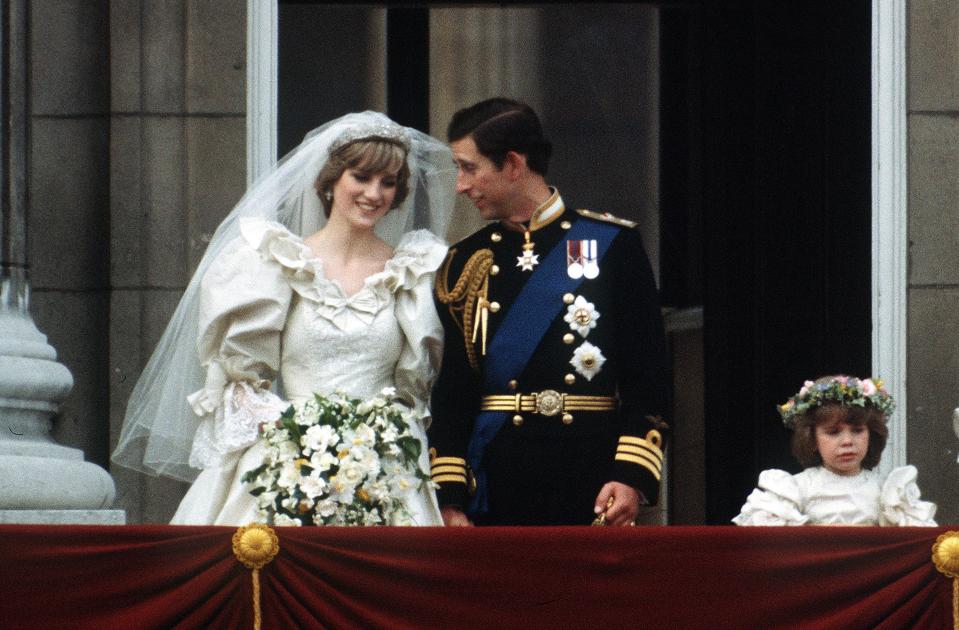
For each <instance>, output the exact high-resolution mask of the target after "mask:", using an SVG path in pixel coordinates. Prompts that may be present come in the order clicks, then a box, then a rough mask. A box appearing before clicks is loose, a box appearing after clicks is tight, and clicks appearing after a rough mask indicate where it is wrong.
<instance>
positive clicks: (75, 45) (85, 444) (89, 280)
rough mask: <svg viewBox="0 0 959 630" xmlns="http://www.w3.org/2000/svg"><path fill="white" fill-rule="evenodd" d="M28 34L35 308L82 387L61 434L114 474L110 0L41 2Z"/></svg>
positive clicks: (58, 425) (32, 12)
mask: <svg viewBox="0 0 959 630" xmlns="http://www.w3.org/2000/svg"><path fill="white" fill-rule="evenodd" d="M28 30H29V53H28V54H29V62H28V63H29V67H30V69H29V77H28V83H29V96H30V111H31V115H30V118H29V123H28V125H29V129H28V136H29V142H30V145H29V146H30V169H29V192H28V211H27V216H28V220H27V232H28V236H27V238H28V256H29V266H30V270H29V278H30V282H31V287H32V296H31V308H30V311H31V314H32V315H33V318H34V321H35V322H36V325H37V328H39V329H40V332H42V333H44V334H46V335H47V338H48V342H49V343H50V345H52V346H53V347H54V348H55V349H56V350H57V353H58V360H59V361H60V362H61V363H63V364H64V365H66V366H67V368H69V370H70V372H72V374H73V379H74V383H75V384H74V388H73V391H72V393H71V394H70V396H69V397H68V398H67V399H66V400H65V401H64V402H63V404H62V405H61V407H60V413H59V414H58V416H57V417H56V418H55V419H54V429H53V437H54V438H55V439H56V440H57V441H59V442H60V443H61V444H64V445H66V446H71V447H75V448H79V449H82V450H83V451H84V452H85V453H86V458H87V460H89V461H92V462H95V463H97V464H99V465H101V466H104V467H106V462H107V457H108V441H109V440H108V438H109V434H108V432H109V421H108V413H109V389H110V386H109V382H110V378H109V364H108V353H109V352H108V350H109V343H108V328H107V321H108V315H109V309H110V254H109V242H110V218H109V212H108V208H109V203H110V196H109V190H110V185H109V183H110V172H109V163H110V162H109V148H110V119H109V110H110V76H109V66H110V42H109V3H108V2H107V1H106V0H99V1H94V0H53V1H47V0H33V1H32V2H30V3H29V26H28Z"/></svg>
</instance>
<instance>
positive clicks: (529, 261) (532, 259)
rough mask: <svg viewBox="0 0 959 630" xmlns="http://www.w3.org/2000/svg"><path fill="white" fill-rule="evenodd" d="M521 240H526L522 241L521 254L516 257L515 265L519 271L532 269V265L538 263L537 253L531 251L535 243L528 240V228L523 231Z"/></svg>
mask: <svg viewBox="0 0 959 630" xmlns="http://www.w3.org/2000/svg"><path fill="white" fill-rule="evenodd" d="M523 240H524V241H526V242H525V243H523V255H522V256H517V257H516V266H517V267H519V268H520V270H521V271H532V270H533V267H535V266H536V265H538V264H539V254H534V253H533V246H534V245H536V243H534V242H532V241H531V240H530V237H529V230H525V231H524V232H523Z"/></svg>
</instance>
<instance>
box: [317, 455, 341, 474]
mask: <svg viewBox="0 0 959 630" xmlns="http://www.w3.org/2000/svg"><path fill="white" fill-rule="evenodd" d="M339 462H340V460H339V458H338V457H337V456H336V455H334V454H333V453H330V452H329V451H323V452H319V451H317V452H315V453H313V455H312V456H311V457H310V466H312V467H313V469H314V470H318V471H320V472H327V471H328V470H330V469H331V468H332V467H333V466H335V465H337V464H339Z"/></svg>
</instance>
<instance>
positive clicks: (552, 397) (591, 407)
mask: <svg viewBox="0 0 959 630" xmlns="http://www.w3.org/2000/svg"><path fill="white" fill-rule="evenodd" d="M617 407H619V401H618V400H616V397H614V396H577V395H575V394H562V393H560V392H557V391H555V390H552V389H545V390H543V391H541V392H534V393H532V394H502V395H500V394H496V395H491V396H483V401H482V403H481V405H480V409H481V410H482V411H511V412H513V413H520V412H523V411H525V412H528V413H538V414H540V415H542V416H558V415H559V414H561V413H569V412H573V411H615V410H616V409H617Z"/></svg>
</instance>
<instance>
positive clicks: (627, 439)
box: [619, 435, 663, 459]
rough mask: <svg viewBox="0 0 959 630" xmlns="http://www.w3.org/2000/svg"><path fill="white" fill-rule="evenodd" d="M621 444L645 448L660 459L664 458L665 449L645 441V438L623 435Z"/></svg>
mask: <svg viewBox="0 0 959 630" xmlns="http://www.w3.org/2000/svg"><path fill="white" fill-rule="evenodd" d="M619 443H620V444H634V445H636V446H645V447H646V448H648V449H649V450H651V451H652V452H654V453H656V454H657V455H658V456H659V457H660V459H662V457H663V449H661V448H659V447H658V446H656V445H655V444H653V443H652V442H650V441H649V440H644V439H643V438H639V437H633V436H631V435H623V436H620V438H619Z"/></svg>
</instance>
